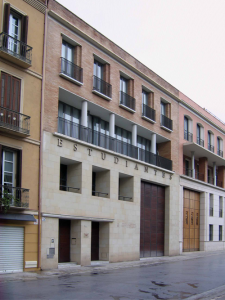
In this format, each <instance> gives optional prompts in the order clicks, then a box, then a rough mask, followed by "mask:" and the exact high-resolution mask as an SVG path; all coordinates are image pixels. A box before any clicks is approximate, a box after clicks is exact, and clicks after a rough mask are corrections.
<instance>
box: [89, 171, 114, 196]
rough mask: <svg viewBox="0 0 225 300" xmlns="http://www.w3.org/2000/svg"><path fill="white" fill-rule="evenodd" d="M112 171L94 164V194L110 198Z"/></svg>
mask: <svg viewBox="0 0 225 300" xmlns="http://www.w3.org/2000/svg"><path fill="white" fill-rule="evenodd" d="M109 193H110V171H109V170H107V169H103V168H100V167H96V166H92V196H96V197H103V198H109Z"/></svg>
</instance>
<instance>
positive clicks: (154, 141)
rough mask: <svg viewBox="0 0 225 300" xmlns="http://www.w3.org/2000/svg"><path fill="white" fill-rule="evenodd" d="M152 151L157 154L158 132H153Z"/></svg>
mask: <svg viewBox="0 0 225 300" xmlns="http://www.w3.org/2000/svg"><path fill="white" fill-rule="evenodd" d="M151 152H152V153H154V154H156V133H153V134H152V139H151Z"/></svg>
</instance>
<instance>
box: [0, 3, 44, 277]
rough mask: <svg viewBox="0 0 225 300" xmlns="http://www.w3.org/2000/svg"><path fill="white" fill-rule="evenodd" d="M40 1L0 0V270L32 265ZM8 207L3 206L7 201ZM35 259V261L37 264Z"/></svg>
mask: <svg viewBox="0 0 225 300" xmlns="http://www.w3.org/2000/svg"><path fill="white" fill-rule="evenodd" d="M45 8H46V7H45V3H44V1H36V0H32V1H29V0H24V1H23V0H9V1H1V3H0V14H1V16H3V18H2V19H1V22H0V28H1V29H0V95H1V96H0V97H1V98H0V197H1V199H0V200H1V205H0V209H1V212H0V253H1V255H0V272H12V271H13V272H14V271H23V270H26V271H31V270H37V268H38V267H39V266H38V263H40V261H39V259H38V253H39V251H38V250H39V247H38V242H39V241H40V233H41V232H40V227H39V223H40V222H38V218H39V214H38V209H39V205H38V199H39V150H40V113H41V87H42V63H43V35H44V19H45ZM7 203H8V204H9V206H10V209H9V210H7V212H6V211H5V210H6V204H7ZM39 265H40V264H39Z"/></svg>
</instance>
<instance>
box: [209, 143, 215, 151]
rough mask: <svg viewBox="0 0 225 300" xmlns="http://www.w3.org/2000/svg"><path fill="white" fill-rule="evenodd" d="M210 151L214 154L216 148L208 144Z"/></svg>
mask: <svg viewBox="0 0 225 300" xmlns="http://www.w3.org/2000/svg"><path fill="white" fill-rule="evenodd" d="M208 150H209V151H212V152H214V146H213V145H210V144H208Z"/></svg>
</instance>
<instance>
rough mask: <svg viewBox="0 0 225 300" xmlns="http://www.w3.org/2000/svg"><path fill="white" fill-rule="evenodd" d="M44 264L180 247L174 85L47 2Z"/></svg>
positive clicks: (132, 256) (118, 257) (113, 259)
mask: <svg viewBox="0 0 225 300" xmlns="http://www.w3.org/2000/svg"><path fill="white" fill-rule="evenodd" d="M47 35H48V38H47V45H46V46H47V51H46V66H45V68H46V82H45V100H44V124H43V129H44V132H43V177H42V217H43V221H42V251H41V257H42V265H41V267H42V268H43V269H47V268H55V267H57V266H58V263H59V262H77V263H78V264H81V265H89V264H90V262H91V260H105V261H109V262H118V261H126V260H137V259H139V258H140V257H148V256H161V255H175V254H179V217H180V214H179V159H178V156H179V151H178V149H179V126H178V125H179V91H178V90H177V89H176V88H174V87H173V86H171V85H170V84H169V83H168V82H166V81H165V80H163V79H162V78H160V77H159V76H158V75H157V74H155V73H154V72H152V71H151V70H150V69H148V68H147V67H146V66H144V65H143V64H141V63H140V62H139V61H138V60H136V59H135V58H134V57H132V56H131V55H129V54H128V53H127V52H125V51H124V50H122V49H121V48H120V47H118V46H117V45H115V44H114V43H113V42H112V41H110V40H109V39H107V38H106V37H105V36H103V35H102V34H100V33H99V32H97V31H96V30H95V29H94V28H92V27H91V26H89V25H88V24H86V23H85V22H84V21H82V20H81V19H79V18H78V17H77V16H76V15H74V14H73V13H71V12H70V11H68V10H67V9H66V8H64V7H63V6H61V5H60V4H59V3H57V2H56V1H52V0H50V1H49V2H48V19H47Z"/></svg>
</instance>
